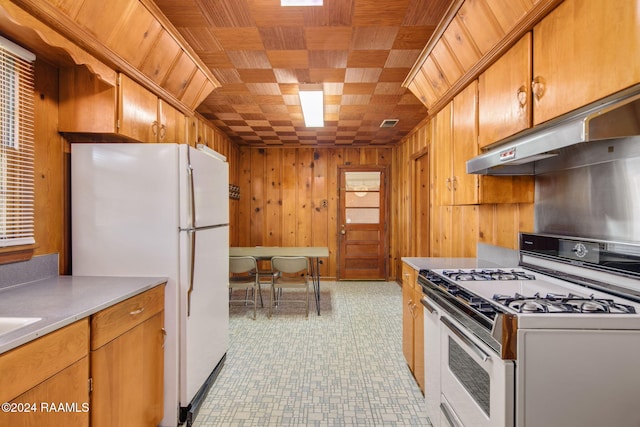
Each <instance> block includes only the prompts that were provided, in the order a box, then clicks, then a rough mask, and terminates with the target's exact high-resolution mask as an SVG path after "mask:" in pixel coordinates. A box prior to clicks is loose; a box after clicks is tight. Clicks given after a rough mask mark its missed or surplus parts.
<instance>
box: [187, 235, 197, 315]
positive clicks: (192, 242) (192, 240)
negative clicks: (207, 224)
mask: <svg viewBox="0 0 640 427" xmlns="http://www.w3.org/2000/svg"><path fill="white" fill-rule="evenodd" d="M187 233H189V246H190V248H189V249H190V250H189V290H188V291H187V317H189V316H191V293H192V292H193V276H194V275H195V269H196V230H195V229H194V228H191V229H189V230H187Z"/></svg>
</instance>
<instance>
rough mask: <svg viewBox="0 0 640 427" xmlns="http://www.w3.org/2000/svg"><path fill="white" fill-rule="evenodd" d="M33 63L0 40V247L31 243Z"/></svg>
mask: <svg viewBox="0 0 640 427" xmlns="http://www.w3.org/2000/svg"><path fill="white" fill-rule="evenodd" d="M34 61H35V56H34V55H33V54H32V53H30V52H28V51H26V50H24V49H23V48H21V47H20V46H17V45H15V44H13V43H11V42H10V41H8V40H5V39H3V38H1V37H0V247H6V246H15V245H27V244H32V243H35V239H34V233H33V230H34V227H33V221H34V218H33V217H34V212H33V205H34V178H33V161H34V138H33V125H34V123H33V117H34V111H33V92H34Z"/></svg>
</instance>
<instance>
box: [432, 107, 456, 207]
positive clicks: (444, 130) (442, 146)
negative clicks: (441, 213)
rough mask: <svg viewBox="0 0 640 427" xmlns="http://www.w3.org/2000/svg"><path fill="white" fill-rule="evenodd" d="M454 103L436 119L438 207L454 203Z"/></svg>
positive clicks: (434, 134) (444, 109)
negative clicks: (452, 159)
mask: <svg viewBox="0 0 640 427" xmlns="http://www.w3.org/2000/svg"><path fill="white" fill-rule="evenodd" d="M452 105H453V104H452V103H449V104H447V105H446V106H445V107H444V108H443V109H442V110H441V111H440V112H438V114H437V115H436V116H435V117H434V119H433V120H434V121H435V124H434V125H433V127H432V129H433V136H432V138H431V140H432V141H433V147H434V150H433V151H434V159H435V165H434V172H435V176H434V183H435V185H434V187H435V188H434V189H435V204H436V206H446V205H450V204H451V203H452V201H453V191H452V190H453V183H452V175H451V154H452V147H451V143H452V142H451V109H452Z"/></svg>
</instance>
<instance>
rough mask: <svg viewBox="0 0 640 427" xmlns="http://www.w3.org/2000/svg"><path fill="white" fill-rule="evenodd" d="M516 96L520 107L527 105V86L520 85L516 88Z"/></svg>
mask: <svg viewBox="0 0 640 427" xmlns="http://www.w3.org/2000/svg"><path fill="white" fill-rule="evenodd" d="M516 97H517V98H518V103H519V104H520V108H524V107H525V106H526V105H527V87H526V86H525V85H522V86H520V87H519V88H518V91H517V92H516Z"/></svg>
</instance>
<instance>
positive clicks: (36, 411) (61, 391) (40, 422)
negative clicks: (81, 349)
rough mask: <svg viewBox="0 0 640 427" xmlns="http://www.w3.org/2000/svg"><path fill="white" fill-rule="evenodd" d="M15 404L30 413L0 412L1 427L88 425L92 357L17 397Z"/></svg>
mask: <svg viewBox="0 0 640 427" xmlns="http://www.w3.org/2000/svg"><path fill="white" fill-rule="evenodd" d="M11 403H12V404H16V405H25V406H22V408H28V411H26V410H22V411H19V412H5V411H2V412H0V425H2V426H12V427H41V426H60V427H63V426H65V427H66V426H78V427H83V426H88V425H89V409H90V406H89V357H87V356H85V357H83V358H82V359H80V360H79V361H77V362H76V363H74V364H73V365H71V366H69V367H68V368H66V369H63V370H62V371H60V372H59V373H57V374H56V375H54V376H52V377H51V378H49V379H47V380H46V381H44V382H42V383H40V384H38V385H37V386H36V387H34V388H32V389H31V390H29V391H27V392H26V393H24V394H22V395H20V396H18V397H17V398H15V399H13V400H12V401H11Z"/></svg>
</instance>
